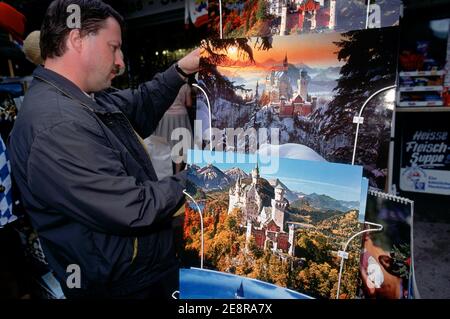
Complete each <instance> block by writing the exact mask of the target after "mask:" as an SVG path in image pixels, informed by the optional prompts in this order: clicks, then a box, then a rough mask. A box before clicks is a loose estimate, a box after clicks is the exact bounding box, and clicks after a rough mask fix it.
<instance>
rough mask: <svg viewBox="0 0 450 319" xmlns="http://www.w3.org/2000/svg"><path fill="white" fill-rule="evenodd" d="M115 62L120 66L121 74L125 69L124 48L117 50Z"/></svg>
mask: <svg viewBox="0 0 450 319" xmlns="http://www.w3.org/2000/svg"><path fill="white" fill-rule="evenodd" d="M114 64H115V65H116V66H118V68H119V70H120V71H119V74H122V73H123V72H124V71H125V62H124V60H123V53H122V50H117V53H116V57H115V61H114Z"/></svg>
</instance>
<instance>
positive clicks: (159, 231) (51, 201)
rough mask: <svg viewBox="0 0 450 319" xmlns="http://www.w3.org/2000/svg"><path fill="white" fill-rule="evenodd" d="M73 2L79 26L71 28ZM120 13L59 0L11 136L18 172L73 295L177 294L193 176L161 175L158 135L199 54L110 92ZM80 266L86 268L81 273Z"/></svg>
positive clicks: (95, 3)
mask: <svg viewBox="0 0 450 319" xmlns="http://www.w3.org/2000/svg"><path fill="white" fill-rule="evenodd" d="M70 4H76V5H78V6H79V8H80V13H81V28H79V29H71V28H69V27H68V25H67V18H68V16H69V15H70V13H68V11H69V12H71V10H67V7H68V6H69V5H70ZM122 23H123V20H122V17H121V16H120V15H119V14H118V13H117V12H116V11H114V10H113V9H112V8H111V7H110V6H108V5H106V4H104V3H103V2H101V1H99V0H56V1H54V2H52V3H51V5H50V6H49V8H48V10H47V13H46V16H45V18H44V21H43V24H42V28H41V37H40V47H41V55H42V57H43V59H44V67H38V68H37V69H36V70H35V72H34V80H33V83H32V85H31V86H30V89H29V90H28V92H27V94H26V96H25V99H24V104H23V106H22V109H21V112H20V114H19V116H18V118H17V121H16V123H15V127H14V129H13V132H12V133H11V137H10V153H11V163H12V169H13V174H14V177H15V180H16V182H17V184H18V186H19V189H20V191H21V194H22V200H23V203H24V206H25V209H26V211H27V212H28V214H29V216H30V217H31V222H32V224H33V226H34V227H35V229H36V230H37V232H38V234H39V237H40V240H41V243H42V246H43V249H44V253H45V255H46V258H47V260H48V262H49V265H50V266H51V268H52V269H53V270H54V272H55V275H56V277H57V278H58V280H59V281H60V283H61V286H62V288H63V290H64V293H65V295H66V296H67V297H69V298H71V297H76V298H86V297H111V298H123V297H125V298H129V297H132V298H134V297H136V298H150V297H153V296H159V297H161V296H165V297H170V296H171V294H172V293H173V292H174V290H176V289H177V284H178V278H177V275H178V263H177V260H176V258H175V254H174V249H173V243H172V229H171V220H172V215H173V214H174V213H175V212H176V210H177V209H178V208H179V207H180V205H182V203H183V201H184V196H183V189H184V187H185V174H183V173H181V174H180V175H176V176H173V177H168V178H165V179H162V180H160V181H158V179H157V177H156V174H155V171H154V169H153V166H152V164H151V162H150V160H149V157H148V154H147V153H146V150H145V149H144V146H143V145H142V143H141V141H142V140H141V137H142V138H145V137H147V136H149V135H150V134H151V133H152V132H153V131H154V129H155V128H156V126H157V125H158V122H159V120H160V118H161V117H162V116H163V114H164V112H165V111H166V109H167V108H169V106H170V105H171V104H172V102H173V100H174V99H175V97H176V95H177V93H178V91H179V89H180V87H181V86H182V85H183V84H184V83H185V80H186V76H188V75H189V74H192V73H195V72H197V71H198V65H199V52H198V50H195V51H193V52H192V53H190V54H188V55H187V56H186V57H184V58H183V59H181V60H180V61H179V62H178V65H177V66H175V65H174V66H172V67H170V68H169V69H168V70H167V71H165V72H164V73H162V74H158V75H157V76H155V78H154V79H153V80H152V81H150V82H147V83H144V84H142V85H141V86H140V87H139V88H138V89H137V90H124V91H113V92H112V93H111V92H110V91H111V90H108V92H110V93H107V92H106V91H105V89H107V88H109V87H110V85H111V80H112V79H113V78H114V76H115V75H116V74H117V73H118V72H119V70H120V69H121V68H123V67H124V62H123V58H122V54H121V50H120V46H121V43H122V39H121V25H122ZM78 270H79V272H78Z"/></svg>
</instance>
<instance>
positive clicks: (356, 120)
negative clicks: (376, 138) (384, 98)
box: [352, 85, 397, 165]
mask: <svg viewBox="0 0 450 319" xmlns="http://www.w3.org/2000/svg"><path fill="white" fill-rule="evenodd" d="M396 87H397V85H390V86H387V87H385V88H382V89H380V90H378V91H376V92H375V93H374V94H372V95H371V96H370V97H369V98H368V99H367V100H366V101H365V102H364V104H363V106H362V107H361V109H360V110H359V114H358V116H355V117H354V118H353V123H356V135H355V143H354V145H353V157H352V165H355V158H356V145H357V144H358V134H359V125H360V124H362V123H363V122H364V118H363V117H362V116H361V115H362V112H363V111H364V109H365V108H366V106H367V104H369V102H370V101H371V100H372V99H373V98H374V97H375V96H377V95H378V94H380V93H382V92H384V91H388V90H391V89H395V88H396Z"/></svg>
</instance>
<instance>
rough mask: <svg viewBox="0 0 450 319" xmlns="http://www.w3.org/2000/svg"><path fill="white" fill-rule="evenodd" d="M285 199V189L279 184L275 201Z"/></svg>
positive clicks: (276, 188)
mask: <svg viewBox="0 0 450 319" xmlns="http://www.w3.org/2000/svg"><path fill="white" fill-rule="evenodd" d="M283 198H284V188H283V187H281V185H280V184H278V186H277V187H275V200H276V201H282V200H283Z"/></svg>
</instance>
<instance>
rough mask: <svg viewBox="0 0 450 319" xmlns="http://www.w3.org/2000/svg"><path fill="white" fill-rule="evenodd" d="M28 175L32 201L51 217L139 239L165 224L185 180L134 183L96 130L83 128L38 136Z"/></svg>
mask: <svg viewBox="0 0 450 319" xmlns="http://www.w3.org/2000/svg"><path fill="white" fill-rule="evenodd" d="M27 171H28V174H27V178H28V184H29V185H30V189H31V191H32V193H33V195H34V196H35V197H36V199H38V200H39V201H40V202H41V203H42V204H43V205H44V206H46V207H48V209H49V210H50V211H54V212H55V213H58V214H59V213H60V214H64V215H66V216H68V217H69V218H72V219H74V220H76V221H78V222H80V223H82V224H84V225H87V226H88V227H92V228H94V229H95V230H97V231H101V232H106V233H111V234H115V235H124V236H131V235H134V234H140V233H142V232H143V231H146V229H147V227H148V228H150V227H151V226H154V225H155V224H158V223H159V222H165V221H167V220H169V218H171V216H172V214H173V213H174V210H175V209H176V208H177V207H179V205H180V204H181V203H182V201H183V199H184V195H183V189H184V187H185V183H186V175H185V174H180V175H177V176H172V177H167V178H165V179H162V180H160V181H156V182H153V181H145V182H143V183H139V182H138V181H137V180H136V179H135V178H134V177H132V176H128V174H127V172H126V170H125V168H124V166H123V164H122V161H121V155H120V152H118V151H117V150H114V149H112V148H110V147H109V143H108V142H107V141H106V138H105V137H104V136H103V135H102V132H101V131H100V129H99V128H97V127H90V126H88V125H87V124H86V123H83V124H81V123H78V122H72V121H70V122H63V123H60V124H58V125H56V126H53V127H52V128H50V129H47V130H46V131H45V132H41V133H40V134H39V135H38V136H37V137H36V138H35V139H34V142H33V145H32V147H31V150H30V156H29V160H28V163H27ZM149 230H150V229H148V230H147V231H149Z"/></svg>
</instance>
